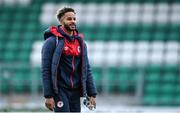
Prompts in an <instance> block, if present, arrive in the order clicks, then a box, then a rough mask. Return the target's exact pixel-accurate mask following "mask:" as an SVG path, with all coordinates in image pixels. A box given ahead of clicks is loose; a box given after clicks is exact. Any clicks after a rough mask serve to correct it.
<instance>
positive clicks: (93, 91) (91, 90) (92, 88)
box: [84, 45, 97, 97]
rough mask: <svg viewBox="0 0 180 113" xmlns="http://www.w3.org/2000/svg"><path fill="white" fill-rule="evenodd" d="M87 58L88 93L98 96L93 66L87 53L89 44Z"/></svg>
mask: <svg viewBox="0 0 180 113" xmlns="http://www.w3.org/2000/svg"><path fill="white" fill-rule="evenodd" d="M84 49H85V59H86V68H87V80H86V87H87V95H88V96H90V97H92V96H93V97H96V95H97V90H96V86H95V83H94V79H93V76H92V70H91V66H90V64H89V59H88V54H87V46H86V45H85V48H84Z"/></svg>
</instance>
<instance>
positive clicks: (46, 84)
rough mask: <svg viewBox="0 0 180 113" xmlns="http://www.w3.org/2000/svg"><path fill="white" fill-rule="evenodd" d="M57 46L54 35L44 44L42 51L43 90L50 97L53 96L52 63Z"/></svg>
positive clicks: (45, 95) (46, 96)
mask: <svg viewBox="0 0 180 113" xmlns="http://www.w3.org/2000/svg"><path fill="white" fill-rule="evenodd" d="M55 47H56V44H55V40H54V37H49V38H48V39H47V40H46V41H45V42H44V44H43V47H42V51H41V55H42V57H41V60H42V67H41V69H42V70H41V71H42V83H43V92H44V97H45V98H49V97H52V96H53V84H52V78H51V63H52V57H53V53H54V49H55Z"/></svg>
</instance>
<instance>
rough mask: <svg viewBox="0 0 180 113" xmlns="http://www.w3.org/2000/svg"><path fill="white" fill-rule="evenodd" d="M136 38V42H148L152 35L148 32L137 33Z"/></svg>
mask: <svg viewBox="0 0 180 113" xmlns="http://www.w3.org/2000/svg"><path fill="white" fill-rule="evenodd" d="M137 37H138V40H146V41H150V40H152V33H151V32H149V31H142V32H140V33H139V35H138V36H137Z"/></svg>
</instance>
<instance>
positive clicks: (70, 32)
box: [62, 26, 73, 36]
mask: <svg viewBox="0 0 180 113" xmlns="http://www.w3.org/2000/svg"><path fill="white" fill-rule="evenodd" d="M62 30H63V31H64V32H65V33H66V34H67V35H69V36H72V35H73V31H68V30H66V29H65V28H64V26H62Z"/></svg>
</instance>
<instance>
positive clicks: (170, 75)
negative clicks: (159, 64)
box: [162, 73, 177, 83]
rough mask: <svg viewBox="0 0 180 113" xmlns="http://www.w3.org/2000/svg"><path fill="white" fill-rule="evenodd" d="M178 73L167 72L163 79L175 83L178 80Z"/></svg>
mask: <svg viewBox="0 0 180 113" xmlns="http://www.w3.org/2000/svg"><path fill="white" fill-rule="evenodd" d="M176 77H177V76H176V73H165V74H163V75H162V81H163V82H165V83H174V82H176Z"/></svg>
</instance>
